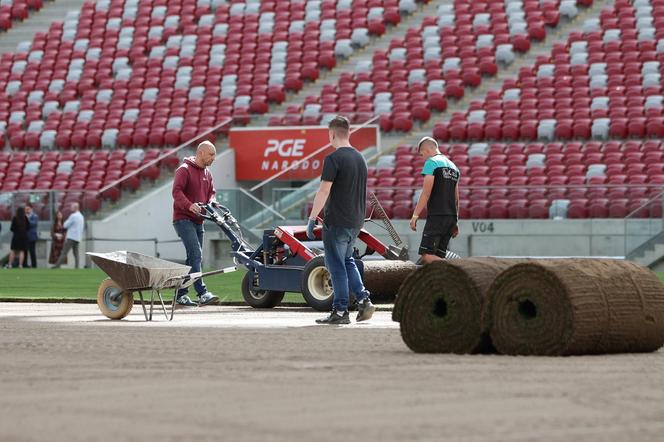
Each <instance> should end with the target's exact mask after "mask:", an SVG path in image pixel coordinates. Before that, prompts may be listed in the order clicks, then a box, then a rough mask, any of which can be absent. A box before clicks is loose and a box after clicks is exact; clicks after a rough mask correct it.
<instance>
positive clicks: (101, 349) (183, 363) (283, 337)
mask: <svg viewBox="0 0 664 442" xmlns="http://www.w3.org/2000/svg"><path fill="white" fill-rule="evenodd" d="M137 307H138V306H137ZM138 313H139V309H138V308H135V309H134V313H133V314H132V315H131V316H130V317H129V320H123V321H118V322H111V321H109V320H105V319H103V318H102V317H101V316H100V315H99V313H98V310H97V308H96V306H94V305H75V304H22V303H21V304H19V303H15V304H11V303H10V304H0V441H3V442H4V441H28V440H49V441H57V440H63V441H72V440H86V441H94V440H118V441H119V440H145V439H147V438H148V437H150V438H154V439H157V440H179V441H180V440H225V441H233V442H235V441H288V442H292V441H337V440H344V441H354V440H361V441H374V440H375V441H391V440H394V441H397V440H399V441H405V440H426V441H441V440H454V441H512V440H519V441H521V440H537V441H572V440H573V441H583V440H592V441H627V440H632V441H640V442H641V441H661V440H662V434H664V388H662V386H663V385H664V352H662V351H661V350H660V351H659V352H657V353H650V354H636V355H634V354H632V355H613V356H594V357H569V358H540V357H510V356H454V355H418V354H415V353H412V352H411V351H409V350H408V349H407V348H406V346H405V345H404V343H403V342H402V340H401V337H400V336H399V330H398V328H397V325H398V324H396V323H392V322H391V321H390V319H389V317H390V313H389V312H378V313H377V314H376V316H375V318H374V319H373V320H372V321H371V323H369V324H360V325H352V326H344V327H323V326H314V325H313V321H314V319H315V318H317V317H319V316H320V314H319V313H315V312H311V311H310V310H306V309H302V310H296V309H276V310H272V311H256V310H251V309H248V308H233V307H208V308H205V309H204V310H203V309H200V310H199V309H196V310H194V311H186V312H178V313H179V314H177V313H176V317H175V321H174V322H172V323H167V322H166V321H165V320H164V319H163V317H161V318H160V317H157V318H156V319H157V321H156V322H153V323H151V324H146V323H144V322H141V316H139V314H138Z"/></svg>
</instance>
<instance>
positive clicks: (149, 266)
mask: <svg viewBox="0 0 664 442" xmlns="http://www.w3.org/2000/svg"><path fill="white" fill-rule="evenodd" d="M87 255H88V256H90V259H92V262H94V263H95V264H96V265H97V266H98V267H99V268H100V269H102V270H103V271H104V272H105V273H106V274H107V275H108V276H109V277H108V278H106V279H104V280H103V281H102V282H101V284H100V285H99V290H98V291H97V305H98V306H99V310H101V312H102V314H103V315H104V316H106V317H107V318H110V319H122V318H124V317H125V316H127V315H128V314H129V313H130V312H131V309H132V307H133V306H134V292H138V296H139V298H140V300H141V306H142V307H143V314H144V316H145V320H146V321H151V320H152V312H153V308H154V303H155V300H156V299H155V293H156V295H157V298H158V299H159V302H160V303H161V308H162V311H163V312H164V316H166V319H167V320H169V321H172V320H173V315H174V313H175V303H176V298H177V292H178V290H180V289H182V288H186V287H189V286H191V285H192V284H194V283H195V282H196V281H198V280H199V279H201V278H203V277H205V276H212V275H218V274H221V273H230V272H234V271H235V270H236V267H226V268H223V269H219V270H213V271H211V272H195V273H189V271H190V270H191V267H190V266H186V265H182V264H177V263H174V262H171V261H166V260H164V259H159V258H155V257H152V256H147V255H142V254H140V253H136V252H127V251H118V252H110V253H90V252H89V253H87ZM148 290H149V291H150V292H151V295H150V301H149V303H150V309H149V312H148V309H147V308H146V300H145V298H144V296H143V292H147V291H148ZM162 290H174V294H173V302H172V305H171V313H170V316H169V314H168V312H167V310H166V304H165V303H164V298H163V297H162V295H161V292H162Z"/></svg>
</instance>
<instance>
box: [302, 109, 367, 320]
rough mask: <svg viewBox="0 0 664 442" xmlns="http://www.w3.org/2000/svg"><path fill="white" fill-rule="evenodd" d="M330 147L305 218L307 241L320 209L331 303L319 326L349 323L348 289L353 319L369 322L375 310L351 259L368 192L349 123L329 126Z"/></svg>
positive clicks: (337, 121)
mask: <svg viewBox="0 0 664 442" xmlns="http://www.w3.org/2000/svg"><path fill="white" fill-rule="evenodd" d="M328 128H329V130H330V132H329V134H330V144H331V145H332V147H334V148H335V149H336V150H335V152H333V153H332V154H330V155H328V156H327V157H326V158H325V161H324V162H323V174H322V176H321V183H320V188H319V189H318V192H317V193H316V197H315V198H314V206H313V208H312V209H311V214H310V215H309V222H308V224H307V237H308V238H309V239H315V236H314V226H315V224H316V219H317V218H318V214H319V213H320V211H321V210H322V209H323V206H325V211H324V216H323V217H324V221H323V246H324V249H325V267H327V271H328V272H330V276H331V279H332V288H333V289H334V300H333V304H332V313H330V315H329V316H328V317H326V318H324V319H319V320H317V321H316V322H317V323H319V324H350V318H349V315H348V300H349V289H350V291H352V292H353V293H354V294H355V296H356V298H357V301H358V303H359V311H358V314H357V321H366V320H367V319H370V318H371V316H372V315H373V313H374V311H375V310H376V308H375V307H374V306H373V304H372V303H371V300H370V299H369V292H368V291H367V289H365V288H364V285H363V283H362V277H361V276H360V272H359V271H358V269H357V266H356V265H355V259H354V258H353V245H354V244H355V240H356V239H357V235H358V234H359V233H360V229H362V227H363V225H364V214H365V210H366V209H365V207H366V194H367V163H366V161H364V157H363V156H362V155H361V154H360V153H359V152H358V151H357V150H356V149H355V148H354V147H352V146H351V145H350V140H349V137H350V123H349V122H348V120H347V119H346V118H344V117H341V116H337V117H335V118H334V119H333V120H332V121H330V124H329V126H328Z"/></svg>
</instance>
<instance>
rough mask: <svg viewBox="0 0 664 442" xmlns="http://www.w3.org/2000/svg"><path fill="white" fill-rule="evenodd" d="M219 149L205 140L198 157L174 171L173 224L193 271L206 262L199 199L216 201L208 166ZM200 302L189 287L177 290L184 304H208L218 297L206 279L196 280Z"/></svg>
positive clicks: (198, 151)
mask: <svg viewBox="0 0 664 442" xmlns="http://www.w3.org/2000/svg"><path fill="white" fill-rule="evenodd" d="M216 154H217V150H216V149H215V147H214V144H212V143H210V142H209V141H203V142H202V143H201V144H199V145H198V148H197V149H196V156H195V157H188V158H185V159H184V162H183V163H182V164H181V165H180V167H178V168H177V170H176V171H175V180H174V181H173V226H174V227H175V231H176V232H177V234H178V236H179V237H180V239H181V240H182V243H183V244H184V248H185V250H186V251H187V261H186V264H187V265H188V266H190V267H191V272H190V273H195V272H200V271H201V266H202V263H203V233H204V232H205V230H204V228H203V218H201V216H200V213H201V208H200V206H199V205H198V203H209V202H214V196H215V190H214V183H213V181H212V174H211V173H210V171H209V170H208V168H207V166H209V165H211V164H212V162H213V161H214V158H215V155H216ZM194 288H195V289H196V293H197V294H198V303H195V302H193V301H192V300H191V298H189V296H187V289H186V288H183V289H180V290H179V291H178V294H177V302H178V304H180V305H183V306H189V307H194V306H197V305H207V304H210V303H212V302H215V301H218V300H219V298H217V297H216V296H214V295H213V294H212V293H210V292H208V291H207V288H206V287H205V283H203V279H199V280H198V281H196V282H195V283H194Z"/></svg>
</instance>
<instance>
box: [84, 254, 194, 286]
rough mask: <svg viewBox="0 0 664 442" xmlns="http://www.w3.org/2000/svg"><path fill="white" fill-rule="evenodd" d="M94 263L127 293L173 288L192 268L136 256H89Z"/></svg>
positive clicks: (140, 255)
mask: <svg viewBox="0 0 664 442" xmlns="http://www.w3.org/2000/svg"><path fill="white" fill-rule="evenodd" d="M87 255H89V256H90V259H92V262H94V263H95V264H96V265H97V266H98V267H99V268H100V269H102V270H103V271H104V272H105V273H106V274H107V275H108V276H109V277H110V278H111V279H112V280H113V281H115V283H116V284H118V285H119V286H120V287H121V288H122V289H123V290H126V291H138V290H150V289H156V290H159V289H163V288H171V287H173V286H174V285H175V282H176V281H177V280H178V279H179V278H182V277H184V276H186V275H187V274H188V273H189V271H190V270H191V267H189V266H186V265H182V264H177V263H174V262H171V261H166V260H165V259H159V258H155V257H153V256H147V255H143V254H141V253H136V252H128V251H117V252H109V253H90V252H88V253H87Z"/></svg>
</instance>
